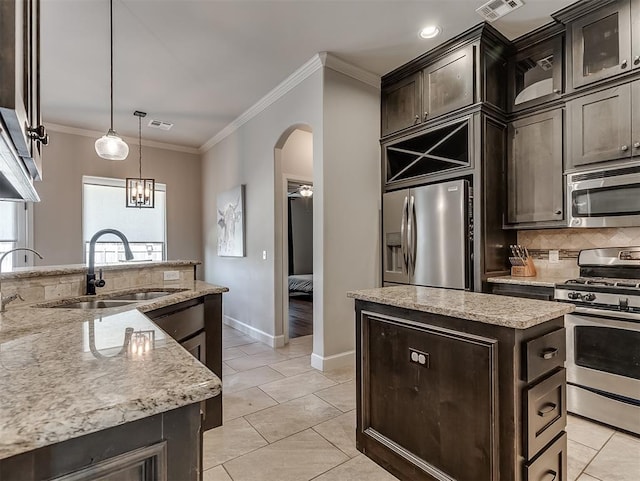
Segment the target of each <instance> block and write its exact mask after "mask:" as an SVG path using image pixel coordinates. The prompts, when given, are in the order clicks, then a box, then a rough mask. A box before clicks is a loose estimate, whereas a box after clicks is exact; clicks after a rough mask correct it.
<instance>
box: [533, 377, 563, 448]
mask: <svg viewBox="0 0 640 481" xmlns="http://www.w3.org/2000/svg"><path fill="white" fill-rule="evenodd" d="M566 386H567V376H566V370H565V369H564V368H563V369H560V370H558V371H557V372H556V373H555V374H553V375H552V376H550V377H548V378H547V379H545V380H544V381H541V382H539V383H538V384H536V385H534V386H531V387H530V388H528V389H527V391H526V396H525V399H526V403H527V409H526V411H525V416H526V419H525V420H524V422H523V424H524V428H525V433H526V434H525V436H524V438H523V439H524V442H525V447H524V448H525V452H526V453H527V459H532V458H534V457H535V456H536V454H537V453H538V452H539V451H540V450H541V449H542V448H543V447H544V446H546V445H547V444H549V442H551V440H552V439H554V438H555V437H556V436H557V435H558V434H560V432H561V431H562V430H563V429H564V428H565V426H566V425H567V387H566Z"/></svg>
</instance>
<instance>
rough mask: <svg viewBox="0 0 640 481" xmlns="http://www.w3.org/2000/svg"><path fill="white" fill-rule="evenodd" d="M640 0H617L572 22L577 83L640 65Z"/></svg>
mask: <svg viewBox="0 0 640 481" xmlns="http://www.w3.org/2000/svg"><path fill="white" fill-rule="evenodd" d="M638 15H640V0H617V1H615V2H613V3H611V4H609V5H607V6H605V7H603V8H600V9H598V10H596V11H593V12H591V13H588V14H586V15H584V16H582V17H579V18H577V19H576V20H574V21H572V22H570V25H569V29H568V31H569V33H570V36H571V44H570V45H571V54H572V67H571V74H572V78H573V82H572V83H573V87H574V88H579V87H582V86H584V85H588V84H591V83H593V82H597V81H599V80H603V79H607V78H609V77H613V76H616V75H620V74H623V73H625V72H629V71H631V70H632V69H634V68H639V67H640V46H639V45H638V44H640V32H639V31H638V24H639V23H640V22H639V21H638V18H637V17H638Z"/></svg>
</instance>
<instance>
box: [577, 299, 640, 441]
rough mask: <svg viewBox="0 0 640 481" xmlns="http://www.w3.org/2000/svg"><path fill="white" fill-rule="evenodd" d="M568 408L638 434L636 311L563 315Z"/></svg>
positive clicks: (639, 318)
mask: <svg viewBox="0 0 640 481" xmlns="http://www.w3.org/2000/svg"><path fill="white" fill-rule="evenodd" d="M565 326H566V329H567V362H566V367H567V384H568V386H567V404H568V405H569V411H571V412H574V413H575V414H579V415H582V416H585V417H588V418H591V419H596V420H598V421H601V422H604V423H607V424H610V425H612V426H617V427H620V428H622V429H625V430H627V431H630V432H633V433H636V434H640V314H635V313H634V314H632V313H626V312H616V313H611V314H608V313H605V312H603V311H602V310H600V309H589V308H580V307H578V308H577V309H576V311H575V312H574V313H573V314H568V315H566V316H565Z"/></svg>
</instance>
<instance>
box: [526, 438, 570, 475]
mask: <svg viewBox="0 0 640 481" xmlns="http://www.w3.org/2000/svg"><path fill="white" fill-rule="evenodd" d="M524 479H525V481H566V480H567V479H569V478H568V476H567V433H565V432H563V433H562V434H561V435H560V436H558V438H557V439H556V440H555V441H554V442H553V443H552V444H551V445H550V446H549V447H548V448H547V449H546V450H545V451H544V452H543V453H541V454H540V456H538V457H537V458H536V459H535V460H533V462H531V463H528V464H526V465H525V476H524Z"/></svg>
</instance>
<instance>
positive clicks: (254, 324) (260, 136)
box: [202, 71, 322, 345]
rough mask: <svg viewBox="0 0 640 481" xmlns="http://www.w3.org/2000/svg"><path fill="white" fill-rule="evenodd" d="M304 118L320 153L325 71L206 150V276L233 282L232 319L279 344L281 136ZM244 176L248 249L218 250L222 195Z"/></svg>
mask: <svg viewBox="0 0 640 481" xmlns="http://www.w3.org/2000/svg"><path fill="white" fill-rule="evenodd" d="M299 125H304V126H306V127H305V128H307V129H310V130H312V131H313V138H314V141H313V155H312V158H313V159H314V160H315V159H316V158H321V157H322V144H321V143H317V142H316V141H315V139H316V138H318V136H320V138H321V135H322V72H321V71H317V72H315V73H314V74H312V75H311V76H310V77H308V78H307V79H305V80H304V81H302V82H301V83H300V84H298V85H297V86H296V87H294V88H293V89H291V90H290V91H289V92H288V93H287V94H286V95H284V96H283V97H281V98H279V99H278V100H277V101H276V102H274V103H273V104H272V105H270V106H269V107H268V108H266V109H265V110H263V111H262V112H260V113H259V114H257V115H256V116H255V117H253V118H252V119H251V120H249V121H248V122H247V123H245V124H244V125H242V126H241V127H240V128H238V129H237V130H236V131H235V132H233V133H232V134H230V135H229V136H227V137H226V138H224V139H223V140H221V141H220V142H218V143H217V144H215V145H214V146H213V147H212V148H211V149H209V150H208V151H207V152H206V153H205V154H204V157H203V175H202V181H203V182H204V187H203V203H204V212H203V213H204V255H205V258H204V263H205V280H206V281H207V282H211V283H214V284H220V285H224V286H227V287H229V292H228V293H225V298H224V305H223V307H224V315H225V322H227V323H231V324H232V325H234V326H236V327H238V328H241V329H244V330H246V332H249V333H250V334H251V335H253V336H254V337H256V338H258V339H260V340H262V341H263V342H266V343H270V344H274V345H275V344H279V343H282V342H283V334H282V307H281V305H279V306H278V307H276V297H278V298H279V299H278V302H279V304H282V302H281V301H282V294H281V293H280V294H279V295H278V296H276V279H279V281H278V286H279V288H280V287H281V284H282V274H281V269H282V256H281V252H276V245H278V244H277V243H276V236H278V237H279V239H280V238H281V233H280V232H277V231H276V228H275V226H276V225H277V221H276V217H281V214H280V213H279V210H278V209H276V200H277V199H280V202H281V203H282V198H284V194H283V193H282V180H281V179H282V178H281V176H282V166H281V164H282V159H281V157H282V156H281V155H278V157H277V159H275V157H276V152H278V153H279V154H280V153H281V147H282V145H280V146H278V142H279V141H284V140H286V138H287V137H288V133H290V132H292V131H293V130H294V127H295V126H299ZM285 132H286V133H287V135H286V136H285V137H284V139H283V138H282V137H283V134H285ZM276 147H280V148H279V149H276ZM276 160H277V163H278V167H277V168H276V167H275V164H276ZM315 164H316V162H314V166H313V170H314V175H313V178H314V180H315V179H317V176H316V175H315V170H316V165H315ZM239 184H245V185H246V192H245V221H246V226H245V239H246V241H245V242H246V257H240V258H231V257H219V256H218V255H217V235H218V234H217V218H216V197H217V195H218V193H219V192H224V191H226V190H229V189H231V188H233V187H235V186H237V185H239ZM276 186H279V188H278V189H276ZM314 208H315V206H314ZM277 211H278V214H277ZM263 251H265V252H266V259H263V258H262V252H263ZM276 309H277V311H278V313H277V317H276Z"/></svg>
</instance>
